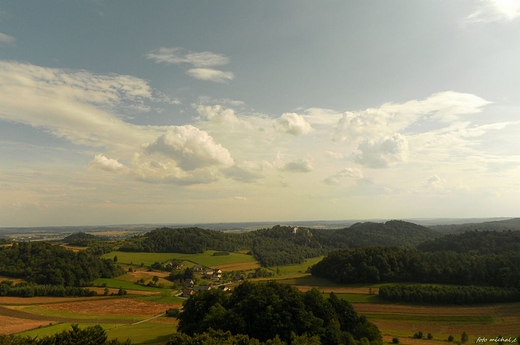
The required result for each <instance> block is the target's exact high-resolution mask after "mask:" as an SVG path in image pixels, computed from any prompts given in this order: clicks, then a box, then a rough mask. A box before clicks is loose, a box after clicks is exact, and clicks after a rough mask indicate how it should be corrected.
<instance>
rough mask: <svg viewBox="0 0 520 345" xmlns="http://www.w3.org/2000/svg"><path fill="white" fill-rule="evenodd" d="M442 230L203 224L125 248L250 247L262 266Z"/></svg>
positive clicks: (408, 240)
mask: <svg viewBox="0 0 520 345" xmlns="http://www.w3.org/2000/svg"><path fill="white" fill-rule="evenodd" d="M439 235H440V234H439V233H437V232H435V231H434V230H431V229H428V228H426V227H423V226H420V225H417V224H413V223H408V222H404V221H388V222H386V223H356V224H354V225H352V226H350V227H349V228H344V229H334V230H327V229H311V228H303V227H292V226H280V225H277V226H274V227H272V228H270V229H260V230H256V231H251V232H247V233H239V234H235V233H224V232H220V231H215V230H205V229H200V228H180V229H170V228H161V229H156V230H153V231H151V232H148V233H146V234H145V235H142V236H136V237H133V238H131V239H129V240H127V241H125V242H124V243H123V245H122V246H121V247H120V250H122V251H141V252H180V253H202V252H204V251H205V250H219V251H238V250H248V251H251V253H252V254H253V255H254V256H255V258H256V259H257V260H259V261H260V263H261V264H262V265H263V266H275V265H284V264H293V263H302V262H303V261H304V260H305V259H306V258H310V257H317V256H320V255H325V254H327V253H330V252H331V251H334V250H338V249H345V248H358V247H366V246H392V245H393V246H400V247H415V246H416V245H417V244H418V243H420V242H422V241H425V240H429V239H433V238H436V237H438V236H439Z"/></svg>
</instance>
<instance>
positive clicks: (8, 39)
mask: <svg viewBox="0 0 520 345" xmlns="http://www.w3.org/2000/svg"><path fill="white" fill-rule="evenodd" d="M0 42H1V43H9V44H12V43H14V42H16V38H14V37H13V36H9V35H7V34H4V33H2V32H0Z"/></svg>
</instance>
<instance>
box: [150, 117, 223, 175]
mask: <svg viewBox="0 0 520 345" xmlns="http://www.w3.org/2000/svg"><path fill="white" fill-rule="evenodd" d="M145 150H146V152H148V153H150V154H153V153H159V154H162V155H164V156H166V157H169V158H173V159H174V160H175V161H176V162H177V164H178V165H179V167H181V168H182V169H184V170H195V169H197V168H201V167H207V166H213V165H231V164H233V159H232V158H231V154H230V153H229V151H228V150H227V149H226V148H224V147H222V145H220V144H217V143H215V141H214V140H213V138H212V137H211V136H210V135H209V134H208V133H207V132H204V131H201V130H200V129H198V128H197V127H194V126H191V125H186V126H173V127H170V129H169V130H168V131H167V132H166V133H165V134H163V135H161V136H160V137H158V138H157V139H156V140H155V141H154V142H152V143H150V144H147V145H146V146H145Z"/></svg>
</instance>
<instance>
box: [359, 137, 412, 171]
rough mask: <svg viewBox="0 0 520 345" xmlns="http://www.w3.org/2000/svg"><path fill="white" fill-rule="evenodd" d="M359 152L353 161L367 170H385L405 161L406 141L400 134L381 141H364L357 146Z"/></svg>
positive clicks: (406, 152) (406, 153)
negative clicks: (367, 168)
mask: <svg viewBox="0 0 520 345" xmlns="http://www.w3.org/2000/svg"><path fill="white" fill-rule="evenodd" d="M359 150H360V151H361V153H360V154H358V155H357V156H356V158H355V161H356V162H357V163H359V164H361V165H364V166H366V167H369V168H376V169H377V168H387V167H388V166H390V165H392V164H395V163H399V162H404V161H406V158H407V155H408V141H407V140H406V138H405V137H404V136H402V135H401V134H397V133H396V134H394V135H392V136H391V137H387V138H384V139H383V140H378V141H372V140H366V141H363V142H361V144H360V145H359Z"/></svg>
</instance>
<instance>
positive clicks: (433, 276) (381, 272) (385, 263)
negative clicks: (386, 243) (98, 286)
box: [311, 247, 520, 289]
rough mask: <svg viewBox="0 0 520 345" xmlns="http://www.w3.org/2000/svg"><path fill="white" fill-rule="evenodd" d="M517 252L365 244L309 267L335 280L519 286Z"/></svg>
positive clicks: (519, 266)
mask: <svg viewBox="0 0 520 345" xmlns="http://www.w3.org/2000/svg"><path fill="white" fill-rule="evenodd" d="M518 262H520V253H519V252H508V253H503V254H500V255H497V254H488V255H476V254H474V253H455V252H446V251H442V252H431V253H430V252H420V251H418V250H416V249H404V248H397V247H369V248H358V249H355V250H343V251H337V252H334V253H331V254H329V255H328V256H327V257H325V258H324V259H323V260H322V261H320V262H319V263H317V264H316V265H314V266H313V267H312V268H311V273H312V274H313V275H315V276H319V277H323V278H328V279H330V280H333V281H335V282H338V283H347V284H349V283H379V282H412V281H413V282H421V283H441V284H459V285H490V286H499V287H511V288H517V289H518V288H520V265H518Z"/></svg>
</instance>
